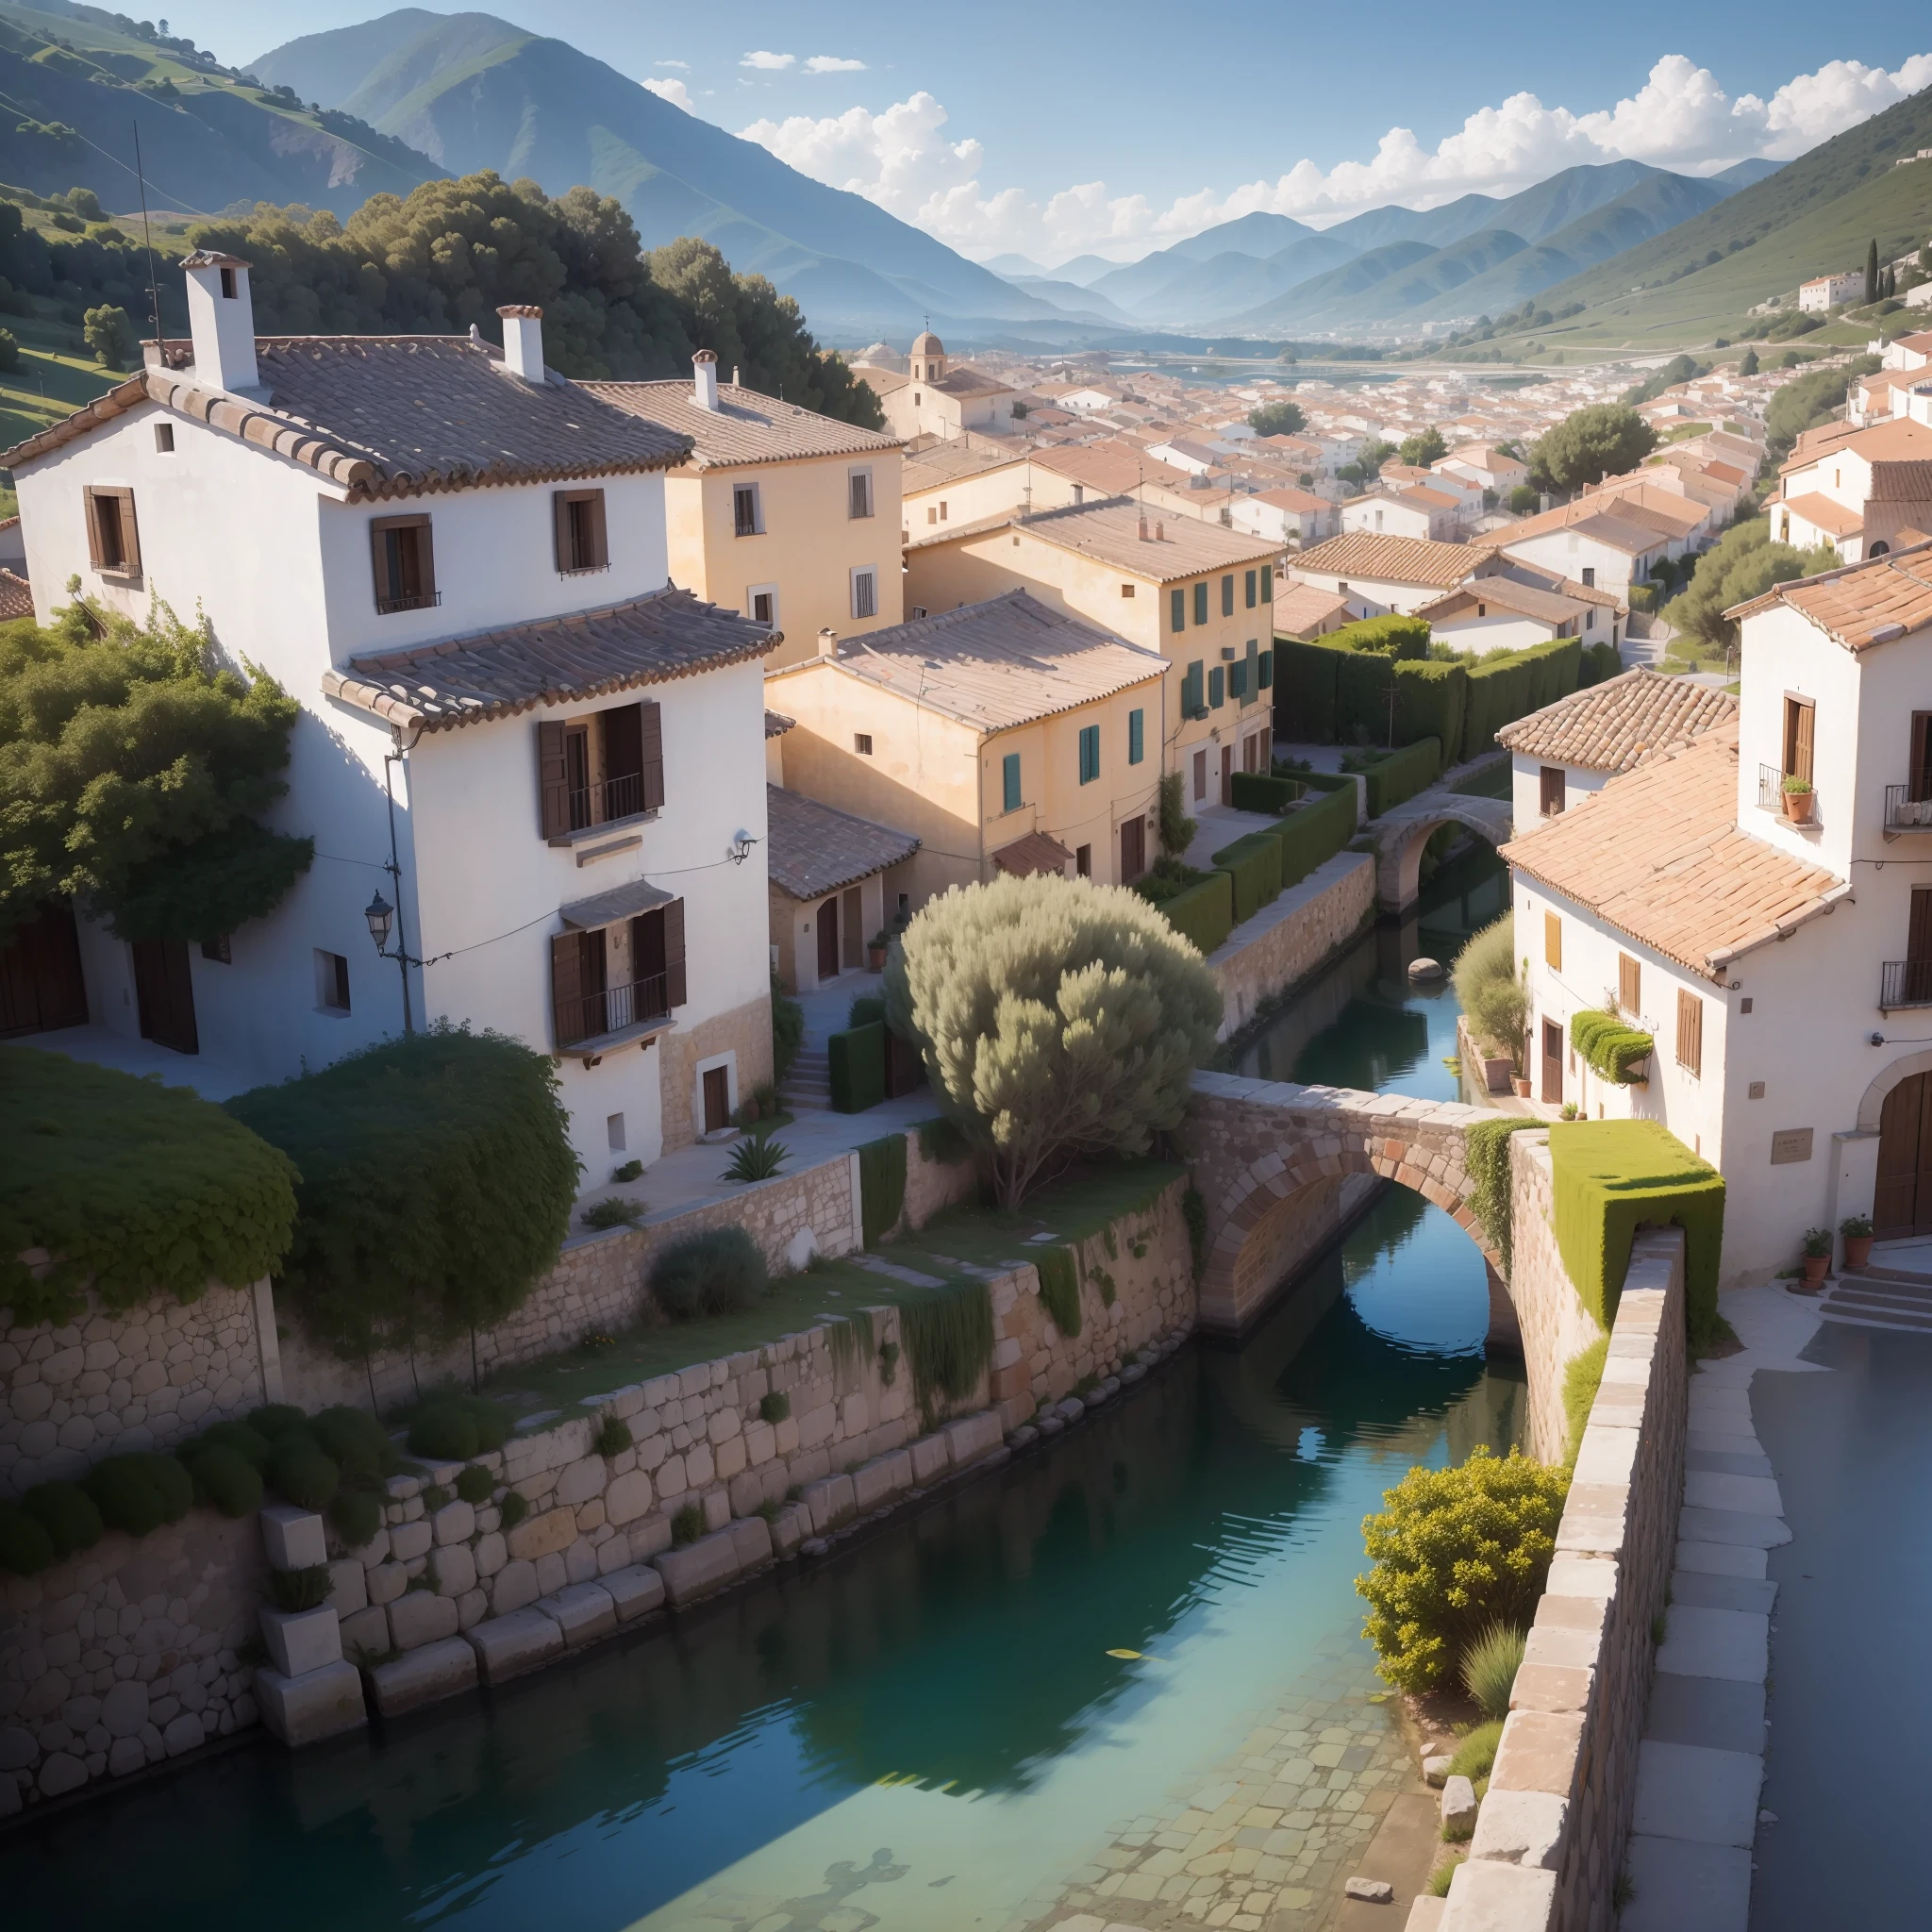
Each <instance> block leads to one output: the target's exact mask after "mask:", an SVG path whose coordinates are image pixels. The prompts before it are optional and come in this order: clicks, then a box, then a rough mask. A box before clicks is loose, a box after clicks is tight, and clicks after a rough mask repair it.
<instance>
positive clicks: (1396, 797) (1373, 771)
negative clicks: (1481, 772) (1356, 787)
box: [1362, 738, 1442, 819]
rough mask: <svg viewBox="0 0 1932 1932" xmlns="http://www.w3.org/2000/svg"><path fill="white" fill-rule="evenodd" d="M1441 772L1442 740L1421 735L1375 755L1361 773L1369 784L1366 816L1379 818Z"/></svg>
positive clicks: (1425, 787)
mask: <svg viewBox="0 0 1932 1932" xmlns="http://www.w3.org/2000/svg"><path fill="white" fill-rule="evenodd" d="M1441 775H1442V742H1441V740H1440V739H1436V738H1424V739H1420V740H1418V741H1416V742H1415V743H1414V744H1408V745H1404V746H1403V748H1402V749H1401V750H1400V751H1391V753H1390V754H1389V756H1388V757H1387V758H1381V759H1378V760H1377V761H1376V762H1375V763H1374V764H1373V765H1371V766H1370V767H1369V769H1368V770H1367V771H1366V772H1364V773H1363V774H1362V776H1363V778H1364V779H1365V780H1366V781H1367V783H1368V788H1369V816H1370V817H1371V818H1372V819H1378V818H1380V817H1381V816H1382V814H1383V813H1384V812H1385V811H1387V810H1389V809H1390V808H1391V807H1392V806H1397V805H1400V804H1401V803H1402V802H1403V801H1404V800H1405V799H1408V798H1413V797H1414V796H1415V795H1416V793H1417V792H1418V791H1424V790H1426V789H1427V788H1428V787H1429V786H1431V785H1433V784H1434V783H1435V782H1436V780H1437V779H1438V778H1440V777H1441Z"/></svg>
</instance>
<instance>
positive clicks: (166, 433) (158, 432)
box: [155, 423, 175, 457]
mask: <svg viewBox="0 0 1932 1932" xmlns="http://www.w3.org/2000/svg"><path fill="white" fill-rule="evenodd" d="M155 448H156V449H157V450H158V451H159V453H160V454H161V455H162V456H164V457H171V456H173V455H174V454H175V425H173V424H172V423H157V424H156V425H155Z"/></svg>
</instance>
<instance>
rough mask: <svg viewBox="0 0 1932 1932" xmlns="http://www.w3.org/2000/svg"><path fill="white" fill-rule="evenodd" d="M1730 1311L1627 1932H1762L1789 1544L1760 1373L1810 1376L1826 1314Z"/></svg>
mask: <svg viewBox="0 0 1932 1932" xmlns="http://www.w3.org/2000/svg"><path fill="white" fill-rule="evenodd" d="M1723 1309H1724V1315H1725V1317H1726V1318H1727V1319H1728V1320H1729V1322H1730V1324H1731V1326H1732V1327H1733V1328H1735V1329H1736V1330H1737V1332H1738V1336H1739V1339H1740V1341H1742V1342H1743V1343H1744V1348H1743V1350H1742V1352H1741V1353H1740V1354H1738V1355H1733V1356H1728V1357H1724V1358H1723V1359H1721V1360H1717V1361H1707V1362H1704V1363H1702V1364H1701V1365H1700V1366H1699V1368H1698V1371H1697V1374H1695V1375H1694V1376H1692V1377H1691V1428H1690V1435H1689V1438H1688V1440H1687V1441H1686V1444H1685V1450H1686V1453H1685V1458H1684V1506H1683V1508H1682V1510H1681V1512H1680V1513H1679V1515H1678V1518H1677V1551H1676V1560H1675V1566H1674V1571H1673V1573H1672V1576H1671V1589H1670V1607H1669V1608H1668V1610H1666V1612H1665V1624H1664V1638H1663V1641H1662V1643H1661V1644H1660V1645H1659V1646H1658V1648H1657V1675H1656V1677H1655V1679H1654V1680H1653V1682H1652V1685H1651V1693H1650V1713H1649V1718H1648V1721H1647V1723H1646V1724H1645V1725H1644V1732H1643V1742H1642V1744H1641V1746H1640V1748H1639V1754H1638V1767H1637V1804H1636V1811H1635V1815H1634V1816H1633V1818H1632V1820H1631V1827H1630V1843H1629V1847H1628V1853H1627V1861H1626V1870H1627V1872H1628V1874H1629V1878H1630V1885H1631V1890H1632V1897H1631V1902H1630V1904H1628V1905H1627V1906H1626V1907H1624V1913H1623V1917H1622V1919H1621V1920H1620V1921H1619V1927H1620V1932H1747V1928H1748V1927H1749V1925H1750V1924H1751V1922H1752V1921H1751V1874H1752V1870H1753V1866H1752V1858H1751V1849H1752V1845H1753V1843H1754V1841H1755V1840H1756V1839H1757V1831H1758V1824H1759V1820H1760V1813H1759V1809H1758V1793H1759V1790H1760V1788H1761V1787H1762V1785H1763V1782H1764V1758H1765V1746H1766V1738H1765V1678H1766V1676H1767V1675H1768V1674H1769V1670H1770V1647H1771V1612H1772V1606H1773V1604H1774V1602H1775V1601H1776V1598H1777V1586H1776V1585H1775V1584H1774V1583H1773V1582H1772V1581H1771V1580H1770V1578H1769V1574H1768V1572H1769V1553H1770V1551H1772V1550H1773V1549H1775V1548H1777V1547H1779V1546H1780V1545H1782V1544H1784V1543H1788V1542H1790V1540H1791V1532H1790V1527H1789V1525H1788V1524H1786V1522H1785V1516H1784V1507H1785V1506H1784V1497H1783V1493H1782V1491H1780V1489H1779V1487H1778V1482H1777V1478H1776V1474H1775V1472H1774V1468H1773V1465H1772V1463H1771V1460H1770V1458H1769V1457H1766V1455H1765V1454H1764V1451H1763V1448H1762V1446H1761V1445H1760V1443H1759V1441H1758V1438H1757V1430H1756V1428H1755V1427H1754V1425H1753V1422H1752V1412H1751V1379H1752V1377H1753V1376H1754V1375H1755V1374H1757V1372H1758V1371H1759V1370H1760V1369H1777V1370H1786V1371H1790V1370H1801V1371H1802V1370H1808V1369H1812V1368H1813V1367H1814V1366H1815V1365H1814V1364H1812V1363H1809V1362H1805V1361H1801V1360H1800V1359H1799V1351H1800V1350H1802V1349H1803V1348H1804V1347H1805V1346H1806V1344H1807V1342H1809V1341H1810V1340H1811V1339H1812V1337H1813V1336H1814V1335H1815V1334H1816V1333H1817V1330H1818V1313H1817V1309H1816V1307H1815V1305H1814V1304H1812V1303H1810V1302H1807V1301H1806V1300H1804V1299H1802V1298H1800V1297H1797V1296H1793V1295H1791V1294H1790V1293H1788V1292H1786V1291H1785V1290H1784V1289H1782V1288H1780V1287H1771V1288H1754V1289H1744V1290H1741V1291H1737V1292H1735V1293H1731V1294H1727V1295H1725V1296H1724V1298H1723ZM1816 1923H1818V1924H1825V1923H1829V1922H1828V1921H1826V1920H1819V1921H1817V1922H1816ZM1837 1923H1843V1924H1850V1923H1852V1921H1851V1920H1844V1921H1839V1922H1837ZM1859 1923H1864V1922H1862V1921H1860V1922H1859Z"/></svg>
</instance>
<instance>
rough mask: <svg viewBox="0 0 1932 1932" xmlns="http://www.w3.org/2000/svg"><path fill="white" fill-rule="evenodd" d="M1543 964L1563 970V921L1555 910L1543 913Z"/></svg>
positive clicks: (1558, 970)
mask: <svg viewBox="0 0 1932 1932" xmlns="http://www.w3.org/2000/svg"><path fill="white" fill-rule="evenodd" d="M1543 964H1544V965H1545V966H1549V967H1553V968H1554V969H1555V970H1556V971H1557V972H1558V973H1560V972H1562V970H1563V922H1562V920H1561V919H1559V918H1558V917H1557V914H1556V913H1554V912H1545V913H1544V914H1543Z"/></svg>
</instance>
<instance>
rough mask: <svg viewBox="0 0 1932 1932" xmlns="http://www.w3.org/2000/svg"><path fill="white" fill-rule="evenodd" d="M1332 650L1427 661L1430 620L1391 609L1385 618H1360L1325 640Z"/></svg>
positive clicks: (1332, 633) (1333, 631)
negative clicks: (1424, 659)
mask: <svg viewBox="0 0 1932 1932" xmlns="http://www.w3.org/2000/svg"><path fill="white" fill-rule="evenodd" d="M1322 641H1323V642H1324V644H1326V645H1327V646H1328V648H1329V649H1330V650H1331V651H1354V652H1357V653H1359V652H1365V651H1366V652H1373V653H1374V654H1375V655H1376V656H1378V657H1382V658H1426V657H1427V656H1428V655H1429V621H1428V619H1427V618H1425V617H1408V616H1405V615H1404V614H1403V612H1401V611H1399V610H1391V611H1390V612H1389V613H1388V614H1387V615H1386V616H1384V617H1358V618H1357V619H1356V621H1355V622H1354V623H1353V624H1344V625H1342V626H1341V629H1340V630H1331V631H1330V632H1329V633H1328V635H1327V636H1326V637H1325V638H1324V639H1323V640H1322Z"/></svg>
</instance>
